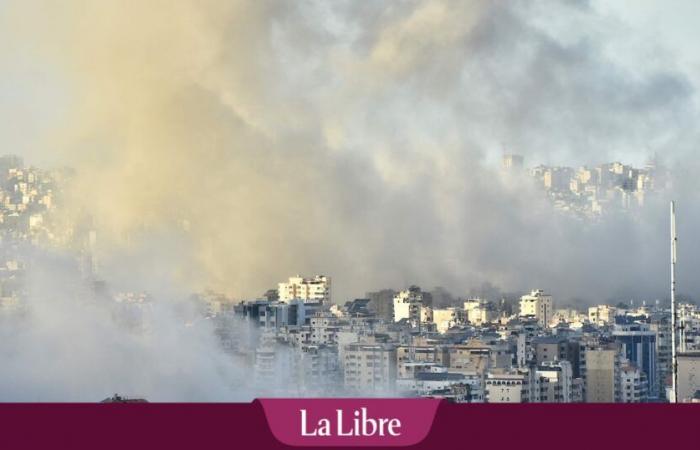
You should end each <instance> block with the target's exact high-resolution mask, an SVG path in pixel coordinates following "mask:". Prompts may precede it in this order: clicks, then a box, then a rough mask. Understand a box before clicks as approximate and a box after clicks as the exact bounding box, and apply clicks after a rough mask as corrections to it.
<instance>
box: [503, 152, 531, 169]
mask: <svg viewBox="0 0 700 450" xmlns="http://www.w3.org/2000/svg"><path fill="white" fill-rule="evenodd" d="M501 162H502V168H503V169H504V170H506V171H511V170H522V169H523V166H524V163H525V158H524V157H523V156H522V155H517V154H515V153H506V154H504V155H503V159H502V160H501Z"/></svg>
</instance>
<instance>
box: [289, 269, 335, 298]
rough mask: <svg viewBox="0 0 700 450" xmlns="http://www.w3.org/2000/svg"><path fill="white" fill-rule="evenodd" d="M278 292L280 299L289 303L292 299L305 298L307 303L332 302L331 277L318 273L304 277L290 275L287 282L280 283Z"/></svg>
mask: <svg viewBox="0 0 700 450" xmlns="http://www.w3.org/2000/svg"><path fill="white" fill-rule="evenodd" d="M277 292H278V293H279V301H281V302H283V303H289V302H290V301H291V300H303V301H304V302H305V303H315V302H321V303H330V301H331V278H330V277H327V276H325V275H316V276H314V277H313V278H304V277H301V276H299V275H297V276H295V277H290V278H289V281H288V282H286V283H280V284H279V287H278V290H277Z"/></svg>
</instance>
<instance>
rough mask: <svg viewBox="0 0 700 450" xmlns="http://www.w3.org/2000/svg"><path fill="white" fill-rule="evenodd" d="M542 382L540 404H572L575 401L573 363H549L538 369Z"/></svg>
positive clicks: (537, 372) (538, 375)
mask: <svg viewBox="0 0 700 450" xmlns="http://www.w3.org/2000/svg"><path fill="white" fill-rule="evenodd" d="M536 374H537V377H538V378H539V380H540V402H542V403H571V402H572V401H573V400H574V398H575V397H574V393H573V376H572V370H571V363H570V362H568V361H547V362H544V363H543V364H541V365H540V366H539V367H537V370H536Z"/></svg>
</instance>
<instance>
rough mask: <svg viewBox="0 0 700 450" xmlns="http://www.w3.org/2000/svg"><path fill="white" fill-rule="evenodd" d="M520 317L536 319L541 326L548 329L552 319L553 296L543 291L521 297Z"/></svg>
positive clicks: (539, 290)
mask: <svg viewBox="0 0 700 450" xmlns="http://www.w3.org/2000/svg"><path fill="white" fill-rule="evenodd" d="M520 317H532V318H535V319H537V324H538V325H539V326H541V327H543V328H546V327H547V325H548V324H549V321H550V319H551V318H552V296H551V295H547V294H545V293H544V291H543V290H542V289H535V290H533V291H532V292H530V294H527V295H523V296H522V297H520Z"/></svg>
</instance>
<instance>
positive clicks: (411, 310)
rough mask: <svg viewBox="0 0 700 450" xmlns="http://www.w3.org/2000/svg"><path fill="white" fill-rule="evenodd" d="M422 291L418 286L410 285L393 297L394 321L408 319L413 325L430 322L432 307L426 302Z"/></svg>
mask: <svg viewBox="0 0 700 450" xmlns="http://www.w3.org/2000/svg"><path fill="white" fill-rule="evenodd" d="M423 294H424V293H423V292H422V291H421V289H420V288H419V287H418V286H411V287H410V288H408V289H407V290H405V291H401V292H399V293H398V294H396V296H395V297H394V322H400V321H401V320H404V319H405V320H408V322H409V323H410V324H411V326H413V327H420V326H421V324H424V323H427V322H432V321H433V314H432V309H431V308H430V307H429V306H428V305H427V304H426V299H425V297H424V295H423Z"/></svg>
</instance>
